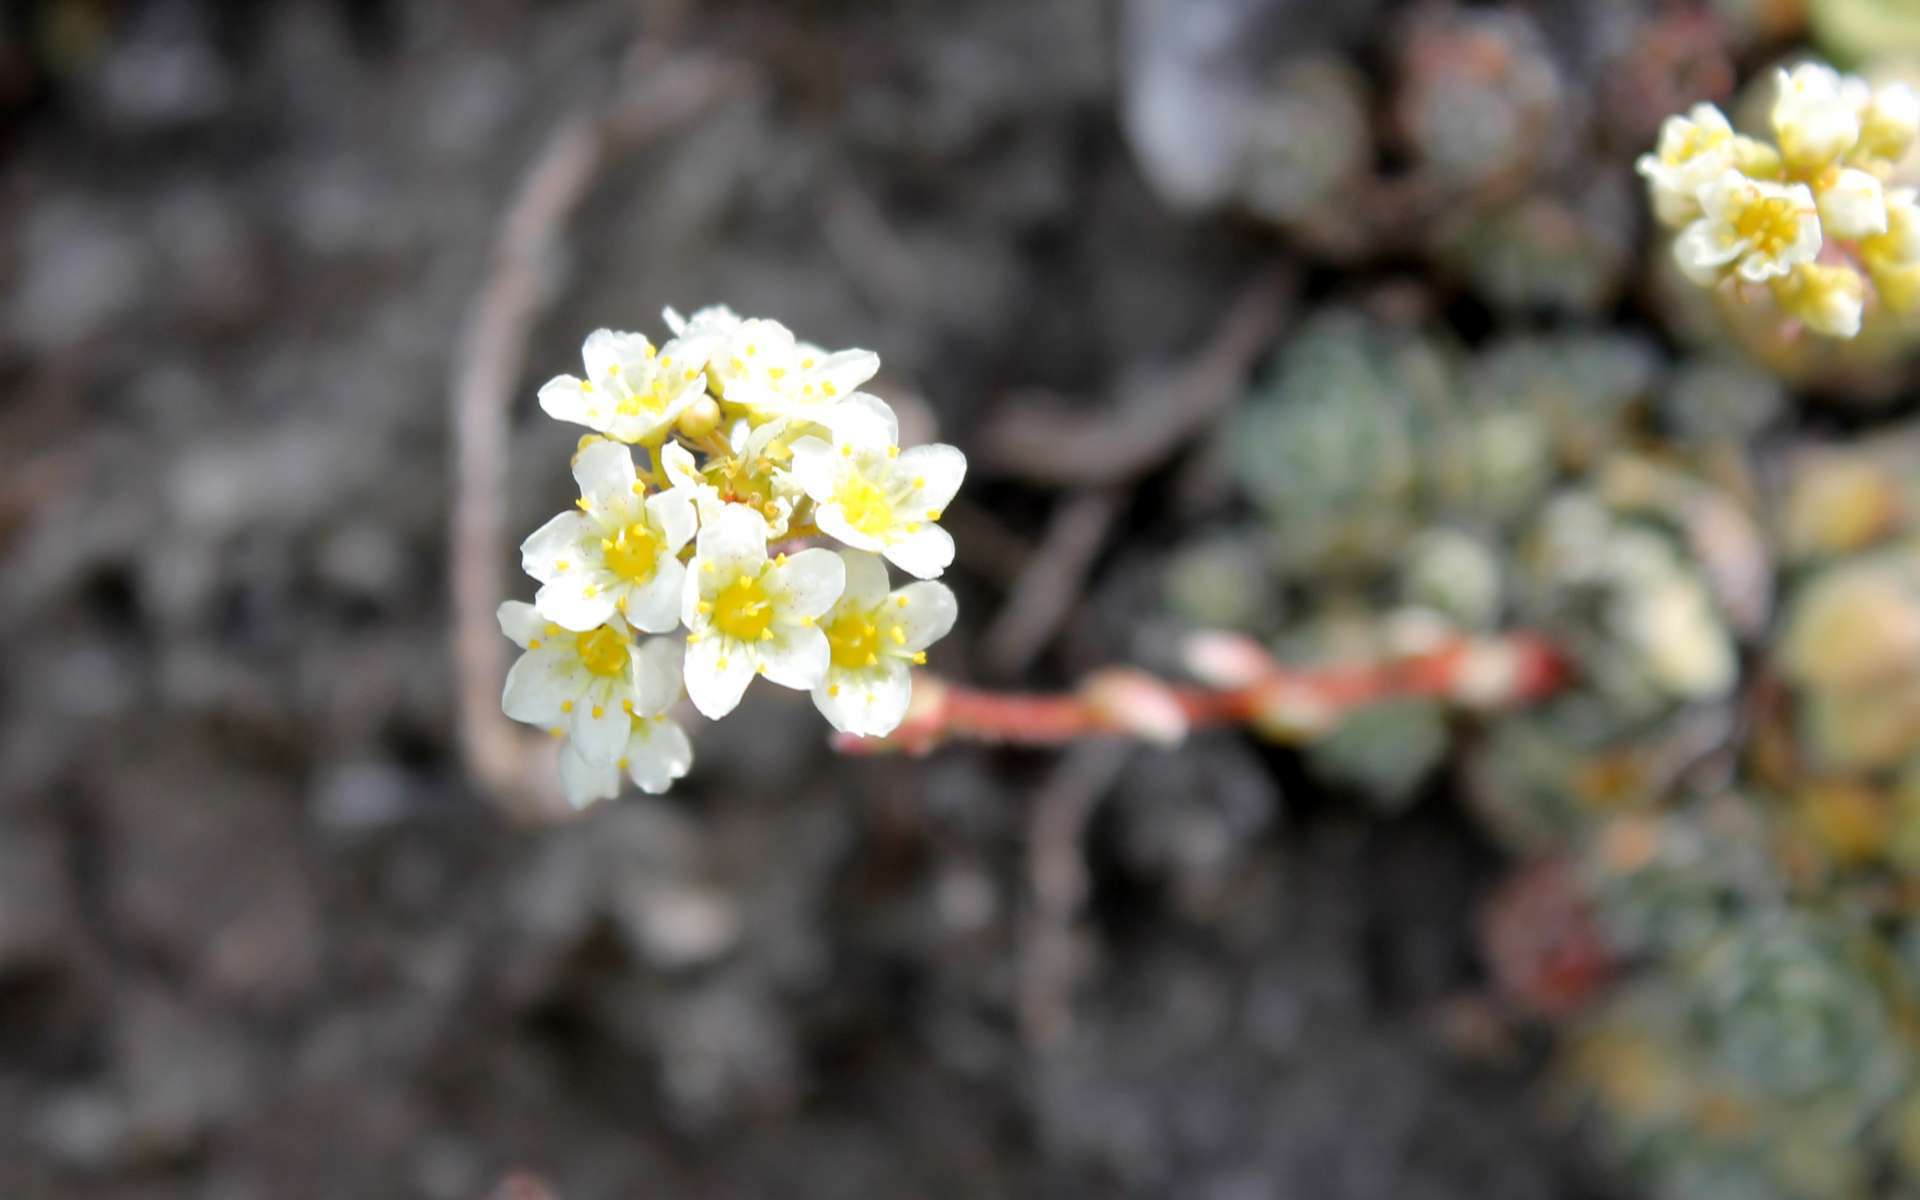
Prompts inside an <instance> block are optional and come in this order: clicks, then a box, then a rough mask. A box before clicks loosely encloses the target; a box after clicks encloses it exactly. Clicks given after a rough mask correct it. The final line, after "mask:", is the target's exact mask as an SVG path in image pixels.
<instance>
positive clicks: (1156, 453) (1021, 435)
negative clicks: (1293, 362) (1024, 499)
mask: <svg viewBox="0 0 1920 1200" xmlns="http://www.w3.org/2000/svg"><path fill="white" fill-rule="evenodd" d="M1292 290H1293V289H1292V285H1291V282H1290V281H1289V280H1288V279H1285V278H1282V277H1279V276H1274V275H1267V276H1263V277H1261V278H1260V279H1258V280H1256V281H1255V282H1254V283H1252V284H1250V285H1248V287H1247V288H1246V290H1245V291H1243V292H1242V293H1241V294H1240V297H1239V299H1238V300H1236V301H1235V302H1234V304H1233V307H1232V308H1231V309H1229V310H1228V312H1227V315H1226V317H1225V319H1224V320H1222V321H1221V323H1220V329H1219V332H1217V333H1216V334H1215V335H1214V337H1213V340H1212V341H1211V342H1209V343H1208V344H1207V345H1206V347H1205V348H1204V349H1202V350H1201V351H1200V353H1199V354H1198V355H1197V356H1195V358H1194V359H1193V361H1192V362H1191V363H1189V364H1188V365H1187V366H1186V367H1185V368H1183V369H1182V370H1181V371H1179V372H1178V373H1177V374H1176V375H1175V376H1174V377H1173V378H1172V379H1171V380H1170V381H1169V382H1168V383H1167V385H1166V386H1165V387H1164V388H1159V387H1156V388H1153V389H1152V390H1151V392H1145V391H1143V392H1141V393H1138V394H1136V395H1135V396H1134V397H1133V398H1132V399H1131V400H1130V401H1129V402H1127V403H1125V404H1123V405H1121V406H1119V408H1118V411H1116V412H1112V413H1108V414H1103V415H1102V416H1101V417H1100V418H1099V419H1097V420H1090V419H1089V417H1088V414H1087V413H1084V412H1075V413H1063V412H1047V411H1035V410H1033V409H1030V408H1026V407H1024V406H1022V407H1020V408H1018V409H1017V410H1016V411H1012V412H1008V413H1006V414H1005V415H1003V416H1002V417H1000V418H998V419H997V420H995V421H994V422H993V423H992V424H991V425H989V426H988V427H987V429H986V430H985V431H984V433H983V435H982V437H981V438H980V443H979V444H980V448H981V453H982V456H983V458H984V459H985V460H986V461H987V462H988V463H989V464H990V465H991V466H992V467H993V469H994V470H996V471H1001V472H1004V473H1006V474H1009V475H1017V476H1019V477H1020V478H1022V479H1025V480H1028V481H1029V482H1032V483H1039V484H1046V485H1050V486H1054V487H1100V486H1105V485H1108V484H1116V483H1124V482H1126V481H1127V480H1130V479H1137V478H1138V477H1140V476H1141V475H1143V474H1145V473H1146V472H1148V471H1151V470H1153V469H1154V468H1155V467H1157V466H1159V465H1160V464H1161V463H1163V462H1165V461H1167V460H1168V459H1169V458H1171V457H1172V456H1173V455H1174V454H1175V452H1177V451H1178V450H1179V449H1180V447H1181V446H1182V445H1184V444H1185V443H1186V441H1187V439H1189V438H1191V437H1193V436H1194V435H1195V434H1197V433H1198V432H1199V431H1200V430H1202V429H1204V428H1206V426H1207V425H1208V424H1209V423H1211V422H1212V421H1213V420H1214V419H1215V418H1217V417H1218V416H1219V415H1220V414H1221V413H1223V412H1225V411H1226V409H1227V408H1228V406H1229V405H1231V404H1232V403H1233V401H1234V399H1235V398H1236V397H1237V396H1239V395H1240V391H1241V386H1242V384H1243V383H1244V381H1245V378H1246V374H1247V371H1248V370H1250V369H1251V368H1252V366H1253V364H1254V362H1255V361H1256V360H1257V359H1258V358H1259V356H1260V355H1261V354H1262V353H1264V352H1265V351H1266V349H1267V346H1268V345H1269V344H1270V343H1271V342H1272V340H1273V338H1274V335H1275V334H1277V333H1278V332H1279V331H1280V327H1281V324H1282V321H1283V319H1284V316H1285V313H1286V310H1287V308H1288V306H1289V302H1290V297H1291V295H1292Z"/></svg>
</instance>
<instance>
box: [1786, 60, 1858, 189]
mask: <svg viewBox="0 0 1920 1200" xmlns="http://www.w3.org/2000/svg"><path fill="white" fill-rule="evenodd" d="M1778 78H1779V91H1778V93H1777V94H1776V95H1775V97H1774V101H1773V131H1774V134H1775V135H1776V136H1777V137H1778V139H1779V142H1780V152H1781V154H1782V155H1784V156H1785V158H1786V160H1787V162H1788V163H1790V164H1792V165H1793V166H1795V167H1798V168H1801V169H1803V170H1804V169H1810V168H1813V167H1819V166H1823V165H1825V164H1827V163H1830V162H1832V161H1833V160H1834V159H1836V158H1838V157H1840V156H1841V155H1843V154H1845V153H1846V152H1847V151H1848V150H1851V149H1852V148H1853V145H1854V143H1855V142H1857V141H1859V140H1860V112H1859V108H1858V104H1857V99H1858V97H1857V95H1856V94H1854V93H1853V92H1852V91H1851V90H1850V89H1849V88H1848V87H1847V86H1845V85H1843V84H1842V81H1841V78H1840V74H1839V72H1837V71H1835V70H1834V69H1833V68H1832V67H1828V66H1823V65H1821V64H1820V63H1802V64H1801V65H1799V66H1797V67H1795V68H1794V69H1793V70H1791V71H1786V70H1782V71H1781V72H1780V73H1779V76H1778Z"/></svg>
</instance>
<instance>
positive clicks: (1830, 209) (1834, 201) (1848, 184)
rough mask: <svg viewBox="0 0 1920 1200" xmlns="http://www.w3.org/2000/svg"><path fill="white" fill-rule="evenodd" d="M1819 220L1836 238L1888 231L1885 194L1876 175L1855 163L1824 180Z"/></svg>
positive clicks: (1821, 188) (1872, 234) (1820, 196)
mask: <svg viewBox="0 0 1920 1200" xmlns="http://www.w3.org/2000/svg"><path fill="white" fill-rule="evenodd" d="M1819 207H1820V224H1821V226H1822V227H1823V228H1824V229H1825V231H1826V232H1827V233H1828V234H1831V235H1832V236H1834V237H1838V238H1863V237H1872V236H1874V235H1875V234H1880V233H1885V232H1886V231H1887V197H1886V193H1885V192H1884V191H1883V190H1882V189H1881V187H1880V181H1879V179H1877V178H1875V177H1874V176H1872V175H1869V174H1867V173H1866V172H1865V171H1862V170H1859V169H1857V168H1855V167H1845V168H1842V169H1841V170H1839V171H1836V172H1834V173H1833V175H1832V177H1831V178H1830V179H1829V180H1826V181H1823V183H1822V184H1821V187H1820V195H1819Z"/></svg>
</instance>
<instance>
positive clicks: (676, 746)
mask: <svg viewBox="0 0 1920 1200" xmlns="http://www.w3.org/2000/svg"><path fill="white" fill-rule="evenodd" d="M692 769H693V743H692V742H690V741H688V740H687V731H686V730H684V729H682V728H680V726H679V725H678V724H677V723H675V722H673V721H670V720H668V719H667V718H665V717H654V718H650V719H648V720H644V721H635V722H634V723H633V737H632V738H630V739H629V740H628V742H627V775H628V776H629V777H630V778H631V779H632V780H633V782H634V783H635V784H636V785H638V787H639V788H640V790H641V791H643V792H645V793H647V794H648V795H650V796H658V795H659V794H660V793H662V792H664V791H666V790H667V789H668V788H670V787H672V786H673V781H674V780H676V779H680V778H682V777H684V776H685V775H686V773H687V772H688V771H690V770H692Z"/></svg>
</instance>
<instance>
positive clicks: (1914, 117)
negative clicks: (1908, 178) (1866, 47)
mask: <svg viewBox="0 0 1920 1200" xmlns="http://www.w3.org/2000/svg"><path fill="white" fill-rule="evenodd" d="M1917 137H1920V97H1916V96H1915V95H1914V93H1913V89H1912V88H1910V87H1908V86H1907V85H1906V84H1904V83H1884V84H1881V85H1880V86H1879V87H1877V88H1874V89H1873V92H1872V96H1871V98H1870V99H1869V100H1868V101H1867V103H1866V105H1865V106H1864V107H1863V108H1862V109H1861V111H1860V144H1859V145H1858V146H1857V147H1855V150H1856V152H1857V153H1860V154H1868V155H1872V156H1874V157H1877V158H1881V159H1885V160H1887V161H1889V162H1897V161H1898V160H1900V159H1901V158H1904V157H1906V153H1907V151H1909V150H1911V149H1912V148H1913V143H1914V139H1915V138H1917Z"/></svg>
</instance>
